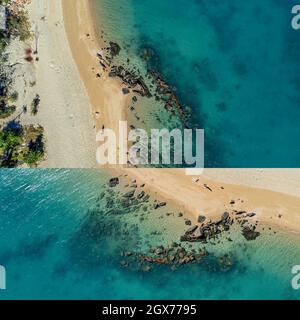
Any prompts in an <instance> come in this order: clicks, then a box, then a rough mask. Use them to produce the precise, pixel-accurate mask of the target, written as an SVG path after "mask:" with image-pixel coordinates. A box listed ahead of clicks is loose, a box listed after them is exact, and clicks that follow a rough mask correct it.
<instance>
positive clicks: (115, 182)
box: [108, 178, 120, 188]
mask: <svg viewBox="0 0 300 320" xmlns="http://www.w3.org/2000/svg"><path fill="white" fill-rule="evenodd" d="M119 183H120V181H119V178H112V179H110V180H109V183H108V185H109V186H110V188H114V187H116V186H117V185H118V184H119Z"/></svg>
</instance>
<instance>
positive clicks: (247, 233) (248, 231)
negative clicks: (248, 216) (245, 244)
mask: <svg viewBox="0 0 300 320" xmlns="http://www.w3.org/2000/svg"><path fill="white" fill-rule="evenodd" d="M242 234H243V236H244V237H245V239H246V240H248V241H252V240H255V239H256V238H257V237H259V236H260V233H259V232H258V231H255V229H254V228H253V227H252V228H251V227H248V226H247V227H244V228H243V230H242Z"/></svg>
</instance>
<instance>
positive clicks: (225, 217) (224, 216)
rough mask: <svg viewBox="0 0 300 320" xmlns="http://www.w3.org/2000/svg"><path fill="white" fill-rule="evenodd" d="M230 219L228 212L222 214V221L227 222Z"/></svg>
mask: <svg viewBox="0 0 300 320" xmlns="http://www.w3.org/2000/svg"><path fill="white" fill-rule="evenodd" d="M228 218H229V213H228V212H224V213H223V214H222V217H221V219H222V220H223V221H226V220H227V219H228Z"/></svg>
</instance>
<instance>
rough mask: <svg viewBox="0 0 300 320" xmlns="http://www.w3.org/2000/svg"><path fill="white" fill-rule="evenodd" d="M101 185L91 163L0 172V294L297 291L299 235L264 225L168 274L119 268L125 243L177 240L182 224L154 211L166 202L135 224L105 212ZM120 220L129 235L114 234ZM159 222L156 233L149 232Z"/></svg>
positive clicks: (291, 294)
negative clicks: (227, 263) (253, 236)
mask: <svg viewBox="0 0 300 320" xmlns="http://www.w3.org/2000/svg"><path fill="white" fill-rule="evenodd" d="M104 182H105V179H104V177H103V176H102V172H99V171H93V170H14V171H9V170H3V171H1V172H0V195H1V197H0V264H1V265H3V266H5V268H6V271H7V290H6V291H0V299H8V298H15V299H34V298H35V299H71V298H75V299H142V298H145V299H147V298H148V299H163V298H166V299H175V298H177V299H188V298H194V299H243V298H250V299H254V298H256V299H269V298H275V299H288V298H291V299H292V298H293V299H299V298H300V292H299V291H295V290H293V289H292V288H291V267H292V266H293V265H295V264H300V252H299V239H297V238H296V237H293V236H288V235H284V234H276V235H274V234H273V231H272V232H269V233H267V232H266V233H265V235H264V236H261V237H259V238H258V240H256V241H254V242H246V241H245V240H244V239H243V238H242V237H241V235H240V232H238V231H237V232H234V231H232V233H231V234H230V237H231V238H232V239H233V240H234V241H233V242H229V241H225V240H224V241H222V243H221V244H219V245H207V246H206V247H207V250H208V251H209V252H210V255H209V256H208V257H207V258H205V259H204V260H203V263H200V264H192V265H189V266H185V267H181V268H178V269H177V270H175V271H171V269H170V267H155V268H153V269H152V270H151V271H150V272H142V271H137V270H136V269H134V268H130V267H129V268H122V267H121V266H120V260H121V259H122V258H121V257H120V250H121V249H124V246H126V249H127V250H142V249H141V248H142V246H141V245H140V244H141V243H146V241H147V240H149V239H150V240H151V241H150V242H151V244H154V245H158V244H162V243H169V242H170V241H171V239H172V240H175V241H178V240H179V236H180V232H182V230H184V228H185V227H184V223H183V220H180V219H179V218H177V217H174V216H172V215H171V216H169V217H165V218H163V219H162V218H160V216H165V212H168V211H169V210H174V208H170V207H167V208H166V209H164V210H162V211H159V210H158V211H156V212H155V213H154V212H153V211H150V212H149V213H148V217H149V218H148V220H147V219H146V220H145V221H144V222H142V221H141V220H140V218H141V215H140V214H138V213H136V212H134V214H131V213H130V212H127V211H126V210H125V208H122V207H118V209H119V210H120V211H118V212H116V211H115V210H116V207H113V211H110V215H107V212H108V208H107V207H104V205H103V202H101V201H100V202H99V196H100V199H101V194H102V193H103V191H104V190H105V188H104V185H103V183H104ZM110 199H115V200H116V199H117V198H114V197H113V196H111V197H110ZM95 208H96V212H97V213H96V214H91V213H92V212H95V211H92V209H94V210H95ZM88 209H90V210H88ZM109 210H111V207H110V209H109ZM129 211H131V210H129ZM135 214H136V215H137V216H135ZM125 222H126V223H127V225H126V226H127V227H126V228H127V229H126V230H127V231H129V232H127V231H126V232H124V231H122V226H124V225H125ZM118 223H120V224H118ZM112 225H113V226H114V228H113V229H111V226H112ZM166 226H169V228H168V229H167V230H168V231H167V232H166V233H165V234H164V236H161V235H157V236H155V235H153V236H151V235H150V233H151V231H152V230H158V231H164V228H165V227H166ZM172 226H173V228H172ZM111 230H114V232H111ZM227 236H228V235H227ZM227 236H226V237H227ZM195 246H200V245H199V244H196V245H195ZM225 253H227V254H229V255H230V256H231V257H232V259H233V261H234V264H233V267H232V268H230V269H228V270H224V269H222V268H221V267H220V265H219V263H218V258H219V257H220V256H222V255H224V254H225Z"/></svg>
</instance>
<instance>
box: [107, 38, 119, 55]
mask: <svg viewBox="0 0 300 320" xmlns="http://www.w3.org/2000/svg"><path fill="white" fill-rule="evenodd" d="M109 46H110V52H111V54H112V56H113V57H115V56H117V55H119V53H120V51H121V47H120V46H119V45H118V44H117V43H116V42H112V41H111V42H110V43H109Z"/></svg>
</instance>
